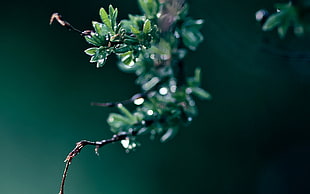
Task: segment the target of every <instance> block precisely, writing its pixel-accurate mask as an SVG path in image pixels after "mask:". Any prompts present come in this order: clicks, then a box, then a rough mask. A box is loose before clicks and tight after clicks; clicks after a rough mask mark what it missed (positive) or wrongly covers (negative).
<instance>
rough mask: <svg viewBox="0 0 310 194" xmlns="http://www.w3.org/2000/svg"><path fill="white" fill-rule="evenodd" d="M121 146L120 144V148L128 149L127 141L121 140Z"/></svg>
mask: <svg viewBox="0 0 310 194" xmlns="http://www.w3.org/2000/svg"><path fill="white" fill-rule="evenodd" d="M121 144H122V146H123V147H124V148H126V149H127V148H129V139H123V140H122V141H121Z"/></svg>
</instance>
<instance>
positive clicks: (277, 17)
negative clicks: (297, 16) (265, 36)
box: [262, 12, 284, 31]
mask: <svg viewBox="0 0 310 194" xmlns="http://www.w3.org/2000/svg"><path fill="white" fill-rule="evenodd" d="M283 17H284V14H283V12H279V13H275V14H273V15H271V16H269V18H268V19H267V20H266V22H265V23H264V25H263V27H262V29H263V30H264V31H269V30H272V29H273V28H275V27H277V26H278V25H280V24H281V22H282V19H283Z"/></svg>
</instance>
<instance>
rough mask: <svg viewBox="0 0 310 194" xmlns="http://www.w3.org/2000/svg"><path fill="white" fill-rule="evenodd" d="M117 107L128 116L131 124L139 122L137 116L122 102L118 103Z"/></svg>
mask: <svg viewBox="0 0 310 194" xmlns="http://www.w3.org/2000/svg"><path fill="white" fill-rule="evenodd" d="M117 108H118V109H119V110H120V111H121V112H122V113H123V114H124V115H125V116H126V117H127V118H128V121H129V122H130V124H134V123H136V122H137V118H136V117H135V116H134V115H133V114H131V112H130V111H129V110H128V109H127V108H126V107H124V106H123V105H122V104H118V105H117Z"/></svg>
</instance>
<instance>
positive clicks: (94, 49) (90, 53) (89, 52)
mask: <svg viewBox="0 0 310 194" xmlns="http://www.w3.org/2000/svg"><path fill="white" fill-rule="evenodd" d="M97 50H98V48H97V47H92V48H88V49H86V50H85V51H84V52H85V53H86V54H87V55H90V56H93V55H94V54H96V51H97Z"/></svg>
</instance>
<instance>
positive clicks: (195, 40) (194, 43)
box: [182, 28, 203, 51]
mask: <svg viewBox="0 0 310 194" xmlns="http://www.w3.org/2000/svg"><path fill="white" fill-rule="evenodd" d="M182 41H183V43H184V45H185V46H186V47H187V48H189V49H190V50H193V51H194V50H196V49H197V47H198V45H199V44H200V43H201V42H202V41H203V36H202V34H201V33H200V32H199V31H197V30H191V29H186V28H182Z"/></svg>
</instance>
